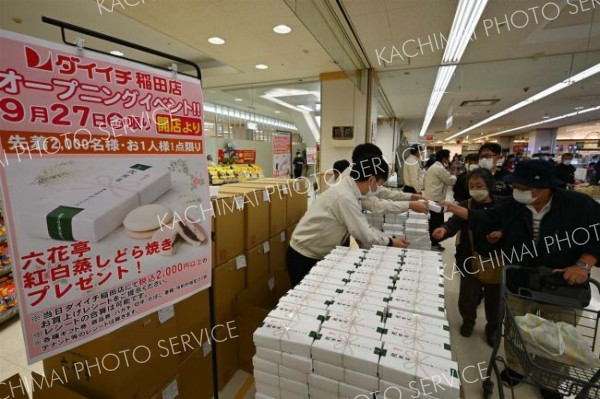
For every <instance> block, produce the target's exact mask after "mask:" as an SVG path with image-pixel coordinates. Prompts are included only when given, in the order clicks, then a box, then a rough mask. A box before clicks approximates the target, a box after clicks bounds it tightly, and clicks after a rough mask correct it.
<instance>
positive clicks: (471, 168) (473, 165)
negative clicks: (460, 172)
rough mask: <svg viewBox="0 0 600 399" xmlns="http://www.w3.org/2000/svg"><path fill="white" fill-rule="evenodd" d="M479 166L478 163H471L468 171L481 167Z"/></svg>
mask: <svg viewBox="0 0 600 399" xmlns="http://www.w3.org/2000/svg"><path fill="white" fill-rule="evenodd" d="M479 168H480V166H479V165H478V164H471V165H468V166H467V172H472V171H474V170H475V169H479Z"/></svg>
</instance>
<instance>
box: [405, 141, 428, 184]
mask: <svg viewBox="0 0 600 399" xmlns="http://www.w3.org/2000/svg"><path fill="white" fill-rule="evenodd" d="M409 149H410V155H409V156H408V157H407V158H406V159H404V165H402V166H403V167H404V169H403V170H402V177H403V178H404V188H403V189H402V191H404V192H405V193H413V194H421V191H422V186H423V183H422V182H423V168H422V167H421V148H420V146H419V144H413V145H411V146H410V147H409ZM402 155H404V154H402ZM403 158H404V156H403Z"/></svg>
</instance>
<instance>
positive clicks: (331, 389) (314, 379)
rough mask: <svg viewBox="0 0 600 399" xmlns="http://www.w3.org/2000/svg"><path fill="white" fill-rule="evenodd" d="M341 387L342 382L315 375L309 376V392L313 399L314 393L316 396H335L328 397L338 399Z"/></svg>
mask: <svg viewBox="0 0 600 399" xmlns="http://www.w3.org/2000/svg"><path fill="white" fill-rule="evenodd" d="M339 386H340V382H339V381H336V380H333V379H331V378H327V377H324V376H322V375H319V374H315V373H312V374H309V375H308V390H309V392H311V398H312V393H313V392H314V394H315V395H317V394H319V395H320V394H322V393H327V394H329V395H334V396H328V397H327V398H328V399H331V398H336V397H338V394H339Z"/></svg>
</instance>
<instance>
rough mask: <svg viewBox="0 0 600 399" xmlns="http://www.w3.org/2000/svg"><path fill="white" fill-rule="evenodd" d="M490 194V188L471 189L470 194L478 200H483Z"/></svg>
mask: <svg viewBox="0 0 600 399" xmlns="http://www.w3.org/2000/svg"><path fill="white" fill-rule="evenodd" d="M489 194H490V192H489V191H488V190H469V195H470V196H471V198H473V199H474V200H475V201H477V202H480V201H483V200H484V199H486V198H487V196H488V195H489Z"/></svg>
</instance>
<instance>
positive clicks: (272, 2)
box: [0, 0, 600, 138]
mask: <svg viewBox="0 0 600 399" xmlns="http://www.w3.org/2000/svg"><path fill="white" fill-rule="evenodd" d="M296 1H309V0H296ZM319 1H328V2H329V4H330V5H331V7H339V6H338V5H341V7H342V8H343V11H344V12H345V13H346V15H347V17H348V20H349V22H350V24H351V26H352V28H353V29H354V31H355V33H356V34H357V36H358V39H359V42H360V44H361V46H362V48H363V49H364V53H365V54H366V55H367V58H368V60H369V62H370V64H371V66H372V67H373V68H375V70H376V71H377V73H378V76H379V81H380V84H381V85H382V87H383V91H384V93H385V95H386V96H387V98H388V100H389V103H390V104H391V106H392V109H393V110H394V113H395V115H396V116H397V117H399V118H402V119H404V120H405V125H404V130H405V131H406V132H408V133H413V134H415V133H417V132H418V131H419V130H420V128H421V124H422V121H423V117H424V114H425V109H426V107H427V103H428V101H429V97H430V93H431V89H432V87H433V83H434V81H435V76H436V73H437V70H438V66H439V63H440V60H441V57H442V54H443V50H442V49H441V47H440V45H439V44H438V46H436V44H435V40H438V41H439V40H440V35H445V36H448V32H449V29H450V27H451V25H452V21H453V17H454V13H455V9H456V6H457V4H458V0H339V2H338V1H335V0H319ZM136 2H138V5H137V6H127V5H126V4H127V3H129V4H136ZM99 3H101V4H102V5H103V6H104V8H103V9H100V7H99V5H98V4H99ZM547 3H556V4H560V7H561V9H560V15H559V17H558V18H556V19H555V20H554V21H548V20H546V19H545V18H543V16H541V15H540V10H541V6H543V5H544V4H547ZM118 4H122V5H123V6H119V5H118ZM594 5H595V7H596V8H595V9H593V8H592V7H593V6H594ZM536 6H537V7H538V9H537V16H538V23H535V20H534V19H533V13H532V11H531V10H528V9H529V8H531V7H536ZM111 8H112V9H114V10H113V11H112V12H110V11H108V10H110V9H111ZM107 9H108V10H107ZM100 11H102V13H101V12H100ZM521 11H524V12H528V15H529V18H530V21H529V23H528V24H526V25H525V26H524V27H523V28H521V29H516V28H515V27H514V26H511V30H510V31H508V26H510V25H511V24H510V16H511V15H512V14H514V13H515V12H516V13H519V12H521ZM546 11H547V14H548V15H549V16H553V12H554V9H553V8H547V10H546ZM42 15H46V16H49V17H53V18H56V19H60V20H63V21H66V22H69V23H73V24H75V25H81V26H84V27H86V28H89V29H92V30H97V31H100V32H104V33H108V34H110V35H113V36H117V37H121V38H124V39H126V40H129V41H133V42H136V43H141V44H143V45H146V46H148V47H152V48H156V49H158V50H162V51H165V52H168V53H172V54H176V55H178V56H180V57H183V58H187V59H190V60H193V61H194V62H196V63H198V64H199V65H200V66H201V67H202V72H203V85H204V87H205V97H206V98H207V100H208V101H212V102H215V103H219V104H222V105H229V106H234V107H238V108H242V109H251V110H253V111H254V112H256V113H260V114H264V115H269V116H272V117H275V118H281V119H284V120H288V121H293V113H294V112H295V111H292V110H290V109H289V108H286V107H284V106H281V105H278V104H275V103H273V102H272V101H270V100H268V99H265V98H264V97H263V96H264V93H266V92H268V91H270V90H274V89H278V88H285V89H296V90H304V91H305V92H306V93H304V94H298V95H296V96H291V97H288V100H290V101H291V102H292V103H293V102H294V101H296V102H298V101H299V99H302V100H306V101H307V102H309V101H312V102H313V103H316V100H315V98H314V96H312V95H310V94H309V93H311V92H314V91H317V92H318V76H319V73H322V72H331V71H336V70H339V67H338V66H337V65H336V64H335V63H334V62H333V60H332V58H331V57H330V56H329V55H328V54H327V53H326V52H325V50H323V48H322V47H321V45H320V44H319V41H318V40H317V38H315V37H313V36H312V35H311V33H310V32H309V31H308V29H307V28H306V27H305V26H304V24H303V23H302V22H301V21H300V20H299V19H298V17H297V16H296V15H295V14H294V13H293V12H292V10H291V9H290V8H289V7H288V6H287V5H286V3H285V1H284V0H152V1H150V0H145V2H144V1H142V0H128V1H127V2H125V1H124V0H121V1H118V0H105V1H102V0H0V27H1V28H3V29H8V30H12V31H17V32H20V33H25V34H28V35H32V36H36V37H41V38H45V39H49V40H53V41H60V32H59V30H58V28H56V27H53V26H49V25H46V24H43V23H41V22H40V17H41V16H42ZM504 15H508V17H509V24H508V25H503V26H500V27H499V29H500V33H498V31H497V30H496V26H495V25H493V26H492V28H489V29H488V30H487V34H486V29H485V25H484V22H483V21H484V20H490V21H492V22H494V18H496V19H497V20H498V22H501V21H502V19H504ZM515 15H516V14H515ZM300 17H302V16H300ZM15 18H17V19H21V20H22V21H21V22H20V23H17V22H15ZM519 18H521V19H519ZM522 18H523V13H521V14H520V15H517V19H516V20H515V22H517V24H523V19H522ZM278 24H286V25H288V26H290V27H291V28H292V32H291V33H289V34H287V35H278V34H275V33H274V32H273V31H272V28H273V27H274V26H275V25H278ZM347 32H350V31H349V30H347ZM476 34H477V39H476V40H473V41H471V43H470V44H469V46H468V47H467V49H466V51H465V54H464V57H463V59H462V61H461V64H460V65H459V67H458V68H457V70H456V73H455V76H454V78H453V79H452V81H451V82H450V85H449V87H448V92H447V93H446V94H445V95H444V97H443V98H442V101H441V103H440V106H439V107H438V109H437V112H436V114H435V116H434V119H433V121H432V123H431V125H430V128H429V131H430V132H431V133H434V132H442V131H445V122H446V118H447V113H448V108H449V107H450V106H451V105H452V106H453V108H454V122H453V126H452V127H451V129H450V133H446V134H444V133H438V134H436V135H437V138H444V137H448V136H449V135H450V134H453V133H456V132H457V131H458V129H459V128H463V129H464V128H466V127H468V126H469V125H470V124H473V123H477V122H479V121H481V120H482V119H484V118H486V117H488V116H490V115H493V114H495V113H497V112H499V111H501V110H503V109H505V108H507V107H508V106H510V105H512V104H514V103H516V102H518V101H521V100H524V99H525V98H528V97H530V96H531V95H532V94H534V93H536V92H539V91H541V90H543V89H545V88H547V87H549V86H551V85H552V84H554V83H557V82H558V81H561V80H563V79H565V78H566V77H568V76H570V75H573V74H575V73H577V72H580V71H582V70H584V69H586V68H589V67H590V66H592V65H594V64H596V63H599V62H600V4H599V2H598V1H597V0H596V1H595V2H594V1H591V0H590V1H586V0H570V1H569V3H567V2H566V0H554V2H549V1H546V0H538V1H533V0H489V3H488V5H487V7H486V9H485V10H484V13H483V16H482V21H480V23H479V24H478V25H477V28H476ZM211 36H219V37H222V38H224V39H225V40H226V43H225V44H224V45H222V46H216V45H212V44H210V43H208V41H207V39H208V38H209V37H211ZM428 36H429V37H431V38H432V39H433V41H434V43H433V47H434V48H433V49H431V48H427V46H423V53H422V54H419V55H418V56H415V57H413V58H409V57H407V56H405V57H404V59H403V60H401V59H400V58H399V57H396V58H394V59H393V60H392V62H390V63H385V62H383V61H382V59H381V58H378V57H377V53H376V51H378V52H379V54H380V55H381V57H383V58H384V59H388V60H389V59H390V57H391V55H392V52H391V51H392V50H391V46H392V45H394V46H396V47H397V48H398V49H400V48H401V47H402V45H403V43H405V42H407V45H406V47H405V49H406V53H407V54H411V53H414V52H415V51H418V49H417V48H416V47H417V46H418V43H417V42H416V41H417V40H418V39H421V42H426V41H428V39H427V37H428ZM434 36H435V38H434ZM70 37H73V35H71V36H70ZM411 39H412V40H415V42H412V41H410V40H411ZM86 44H87V45H89V46H91V47H97V48H101V49H104V50H117V49H119V48H117V47H115V46H111V45H107V44H104V43H99V42H97V41H94V40H93V39H86ZM384 48H385V49H386V50H383V49H384ZM122 51H123V52H125V53H126V56H130V55H131V56H133V57H140V58H141V59H142V60H144V61H147V62H153V63H161V64H162V65H163V66H168V65H169V63H168V62H167V63H165V62H163V61H162V60H158V59H156V57H152V56H147V55H142V54H135V52H131V51H130V50H122ZM259 63H264V64H267V65H268V66H269V69H267V70H258V69H256V68H255V65H256V64H259ZM315 88H316V89H315ZM302 96H304V97H302ZM236 98H240V99H242V101H241V102H240V101H235V99H236ZM476 99H499V100H500V101H498V102H497V103H496V104H494V105H491V106H487V107H477V106H471V107H461V106H460V104H461V103H462V102H463V101H465V100H476ZM300 102H302V101H300ZM295 105H298V104H295ZM307 105H309V104H307ZM594 105H595V106H598V105H600V76H595V77H591V78H588V79H587V80H584V81H582V82H581V83H580V84H577V85H574V86H572V87H570V88H568V89H566V90H564V91H561V92H559V93H555V94H553V95H551V96H550V97H548V98H546V99H544V100H541V101H539V102H538V103H535V104H533V105H529V106H527V107H525V108H523V109H521V110H519V111H516V112H514V113H512V114H509V115H507V116H505V117H503V118H501V119H499V120H497V121H494V122H493V123H490V124H489V125H486V126H484V127H483V128H482V129H479V130H477V131H475V132H472V133H471V134H469V136H470V137H474V136H478V135H480V132H484V133H486V134H487V133H493V132H496V131H498V130H505V129H508V128H512V127H516V126H521V125H524V124H526V123H530V122H534V121H537V120H540V119H541V117H542V116H544V115H546V114H548V116H551V117H552V116H557V115H561V114H564V113H567V112H571V111H573V109H574V107H591V106H594ZM275 111H279V113H275ZM598 118H600V112H598V111H597V112H591V113H588V114H585V115H582V116H579V117H575V118H572V119H569V120H563V121H557V122H554V124H552V125H549V126H553V127H555V126H560V125H564V124H568V123H576V122H585V121H588V120H593V119H598ZM540 127H548V126H543V125H542V126H540ZM513 134H514V133H513ZM460 138H464V137H460Z"/></svg>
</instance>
